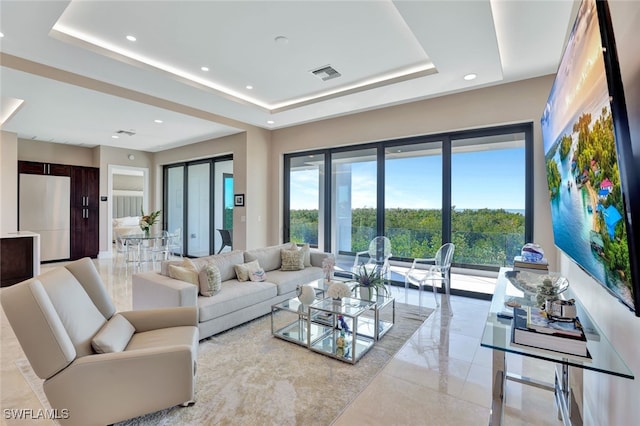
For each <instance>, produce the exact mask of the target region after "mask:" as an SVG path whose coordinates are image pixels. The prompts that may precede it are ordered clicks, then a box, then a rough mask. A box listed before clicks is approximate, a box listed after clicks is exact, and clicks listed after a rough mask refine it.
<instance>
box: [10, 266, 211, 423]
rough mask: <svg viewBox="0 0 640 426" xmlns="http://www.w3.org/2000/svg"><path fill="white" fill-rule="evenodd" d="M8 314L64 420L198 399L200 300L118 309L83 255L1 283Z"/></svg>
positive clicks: (107, 417)
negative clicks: (13, 282)
mask: <svg viewBox="0 0 640 426" xmlns="http://www.w3.org/2000/svg"><path fill="white" fill-rule="evenodd" d="M0 296H1V298H2V307H3V308H4V311H5V313H6V315H7V318H8V320H9V323H10V324H11V327H12V328H13V330H14V332H15V334H16V336H17V338H18V341H19V342H20V345H21V346H22V349H23V351H24V353H25V354H26V356H27V359H28V360H29V363H30V364H31V366H32V368H33V370H34V372H35V373H36V374H37V375H38V377H40V378H42V379H44V384H43V387H44V392H45V394H46V396H47V399H48V400H49V403H50V404H51V407H52V408H54V409H58V410H63V409H64V410H68V413H69V416H68V418H66V419H60V420H59V422H60V423H61V424H63V425H105V424H112V423H116V422H119V421H122V420H126V419H130V418H133V417H137V416H140V415H143V414H147V413H151V412H155V411H158V410H161V409H164V408H167V407H172V406H174V405H178V404H183V405H187V404H189V403H191V402H193V400H194V389H195V375H196V359H197V351H198V337H199V335H198V327H197V324H198V319H197V311H196V309H195V308H194V307H185V308H167V309H157V310H149V311H130V312H121V313H120V314H116V312H115V308H114V306H113V303H112V301H111V299H110V298H109V296H108V293H107V290H106V288H105V286H104V284H103V283H102V280H101V279H100V276H99V275H98V272H97V271H96V268H95V266H94V265H93V262H92V261H91V259H89V258H84V259H81V260H78V261H75V262H71V263H69V264H67V265H66V266H64V267H60V268H56V269H54V270H52V271H49V272H47V273H45V274H42V275H40V276H38V277H36V278H32V279H30V280H27V281H24V282H22V283H20V284H16V285H14V286H12V287H8V288H6V289H3V291H2V293H1V294H0Z"/></svg>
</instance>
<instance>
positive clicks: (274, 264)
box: [239, 243, 295, 272]
mask: <svg viewBox="0 0 640 426" xmlns="http://www.w3.org/2000/svg"><path fill="white" fill-rule="evenodd" d="M292 247H295V244H292V243H286V244H280V245H277V246H271V247H264V248H259V249H254V250H249V251H246V252H245V253H244V262H251V261H252V260H257V261H258V263H260V266H262V268H263V269H264V270H265V271H266V272H269V271H273V270H276V269H280V266H281V265H282V259H281V257H280V250H287V249H291V248H292ZM239 263H242V262H239Z"/></svg>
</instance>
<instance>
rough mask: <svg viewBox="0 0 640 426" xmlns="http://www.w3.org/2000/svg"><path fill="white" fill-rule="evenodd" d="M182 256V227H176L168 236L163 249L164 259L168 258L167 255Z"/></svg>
mask: <svg viewBox="0 0 640 426" xmlns="http://www.w3.org/2000/svg"><path fill="white" fill-rule="evenodd" d="M172 255H174V256H180V257H182V228H176V230H175V231H173V232H172V233H171V234H169V236H168V243H167V246H166V251H165V260H167V259H169V256H172Z"/></svg>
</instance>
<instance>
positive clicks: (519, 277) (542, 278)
mask: <svg viewBox="0 0 640 426" xmlns="http://www.w3.org/2000/svg"><path fill="white" fill-rule="evenodd" d="M505 276H506V277H507V279H508V280H509V281H510V282H511V284H513V286H514V287H515V288H517V289H518V290H520V291H522V292H524V293H525V294H526V295H529V296H533V295H537V294H538V293H540V292H541V290H542V291H543V292H544V293H546V294H548V293H549V292H551V293H553V294H549V295H558V294H560V293H562V292H563V291H565V290H566V289H567V288H569V280H568V279H567V278H565V277H563V276H562V275H560V274H558V273H554V272H550V273H547V274H536V273H535V272H526V271H509V272H507V273H506V274H505Z"/></svg>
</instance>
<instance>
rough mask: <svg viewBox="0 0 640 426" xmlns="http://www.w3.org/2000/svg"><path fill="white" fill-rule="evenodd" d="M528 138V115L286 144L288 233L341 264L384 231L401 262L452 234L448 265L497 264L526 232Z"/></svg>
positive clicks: (430, 251)
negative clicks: (307, 148)
mask: <svg viewBox="0 0 640 426" xmlns="http://www.w3.org/2000/svg"><path fill="white" fill-rule="evenodd" d="M532 147H533V128H532V124H531V123H525V124H516V125H509V126H500V127H494V128H484V129H477V130H467V131H460V132H449V133H444V134H439V135H430V136H421V137H413V138H408V139H402V140H392V141H383V142H376V143H370V144H366V145H360V146H352V147H339V148H328V149H325V150H322V151H315V152H308V153H295V154H287V155H285V162H284V164H285V177H284V184H285V188H284V192H285V200H284V203H285V204H284V206H283V210H284V212H285V215H284V239H285V241H287V240H291V241H296V242H309V243H316V242H317V244H318V247H319V248H320V249H322V250H325V251H328V252H332V253H334V254H335V255H336V256H337V259H338V264H339V266H342V267H344V268H348V267H349V262H351V264H352V263H353V257H354V255H355V253H356V252H358V251H364V250H367V248H368V245H369V242H370V241H371V240H372V239H373V238H374V237H376V236H380V235H385V236H387V237H388V238H389V239H390V240H391V246H392V254H393V256H392V260H394V261H396V262H400V264H402V262H406V263H408V262H410V261H411V260H412V259H414V258H417V257H433V256H434V255H435V252H436V251H437V249H438V248H439V247H440V246H441V245H442V244H444V243H447V242H453V243H455V244H456V252H455V255H454V266H456V267H459V268H472V269H488V270H495V271H497V270H498V268H499V267H501V266H505V265H509V264H511V262H512V261H513V256H515V255H516V254H517V251H518V250H519V249H520V248H521V247H522V245H523V244H524V243H526V242H530V241H531V238H532V230H533V208H532V197H533V195H532V192H533V183H532V177H531V173H532V167H533V160H532V158H533V153H532V149H533V148H532ZM396 277H397V275H396ZM454 288H455V284H454Z"/></svg>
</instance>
